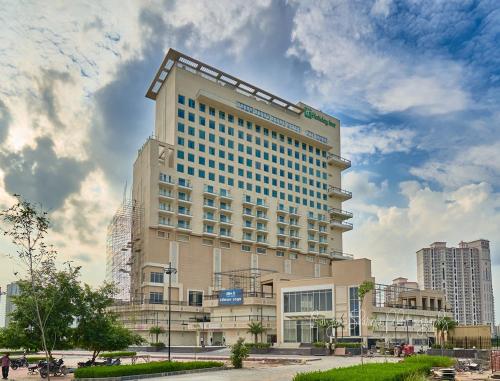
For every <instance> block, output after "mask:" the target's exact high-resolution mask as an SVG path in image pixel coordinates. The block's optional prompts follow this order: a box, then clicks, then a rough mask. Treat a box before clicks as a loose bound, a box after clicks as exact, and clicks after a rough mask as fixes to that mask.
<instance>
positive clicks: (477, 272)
mask: <svg viewBox="0 0 500 381" xmlns="http://www.w3.org/2000/svg"><path fill="white" fill-rule="evenodd" d="M417 278H418V284H419V285H420V287H423V288H424V289H433V290H443V291H444V292H445V294H446V298H447V302H448V303H449V305H450V306H451V308H452V310H453V315H454V318H455V319H456V320H457V321H458V322H459V323H460V324H466V325H479V324H487V325H490V326H491V328H492V329H493V327H494V324H495V314H494V300H493V287H492V280H491V258H490V243H489V241H488V240H485V239H479V240H476V241H472V242H460V244H459V245H458V247H446V242H434V243H433V244H431V245H430V247H428V248H423V249H421V250H419V251H417Z"/></svg>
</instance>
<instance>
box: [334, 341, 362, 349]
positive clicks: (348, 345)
mask: <svg viewBox="0 0 500 381" xmlns="http://www.w3.org/2000/svg"><path fill="white" fill-rule="evenodd" d="M335 348H361V343H349V342H346V343H337V344H335Z"/></svg>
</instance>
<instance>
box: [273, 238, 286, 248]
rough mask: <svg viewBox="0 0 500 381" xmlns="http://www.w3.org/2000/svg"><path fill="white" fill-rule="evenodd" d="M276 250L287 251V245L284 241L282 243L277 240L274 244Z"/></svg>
mask: <svg viewBox="0 0 500 381" xmlns="http://www.w3.org/2000/svg"><path fill="white" fill-rule="evenodd" d="M276 248H278V249H288V245H287V244H286V241H284V240H283V241H280V240H278V241H277V242H276Z"/></svg>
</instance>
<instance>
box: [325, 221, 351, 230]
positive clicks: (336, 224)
mask: <svg viewBox="0 0 500 381" xmlns="http://www.w3.org/2000/svg"><path fill="white" fill-rule="evenodd" d="M330 226H331V227H332V228H336V229H340V230H342V231H349V230H352V224H350V223H349V222H344V221H339V220H330Z"/></svg>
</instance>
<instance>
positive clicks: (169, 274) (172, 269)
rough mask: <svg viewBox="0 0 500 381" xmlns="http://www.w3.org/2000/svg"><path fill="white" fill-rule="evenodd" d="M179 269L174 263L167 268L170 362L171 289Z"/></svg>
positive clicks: (169, 263) (170, 263)
mask: <svg viewBox="0 0 500 381" xmlns="http://www.w3.org/2000/svg"><path fill="white" fill-rule="evenodd" d="M176 273H177V269H175V268H173V267H172V262H168V267H167V268H165V274H167V275H168V361H170V316H171V315H170V309H171V307H172V301H171V292H170V290H171V287H172V274H176Z"/></svg>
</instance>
